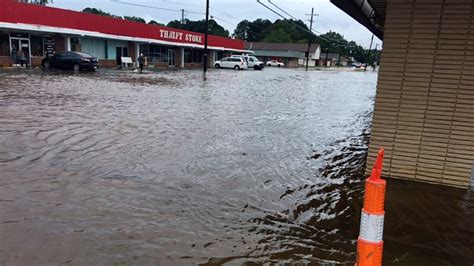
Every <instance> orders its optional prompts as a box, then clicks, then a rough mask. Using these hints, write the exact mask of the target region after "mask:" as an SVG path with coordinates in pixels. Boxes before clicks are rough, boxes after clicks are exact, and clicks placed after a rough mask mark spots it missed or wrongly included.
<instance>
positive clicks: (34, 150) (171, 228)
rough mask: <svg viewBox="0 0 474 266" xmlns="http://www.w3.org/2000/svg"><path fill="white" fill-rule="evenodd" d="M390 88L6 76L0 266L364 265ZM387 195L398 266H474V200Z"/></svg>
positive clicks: (1, 117) (280, 79)
mask: <svg viewBox="0 0 474 266" xmlns="http://www.w3.org/2000/svg"><path fill="white" fill-rule="evenodd" d="M0 71H1V70H0ZM376 81H377V74H376V73H372V72H367V73H361V72H349V71H310V72H304V71H302V70H289V69H271V68H267V69H265V70H264V71H252V70H248V71H238V72H237V71H232V70H211V71H210V72H208V75H207V80H206V81H203V79H202V74H201V72H200V71H192V70H187V71H162V72H152V73H147V74H142V75H139V74H136V73H131V72H119V71H104V70H101V71H99V72H97V73H81V74H78V75H74V74H73V73H42V72H40V71H34V70H33V71H26V72H22V71H3V72H0V106H1V109H0V110H1V111H0V239H1V241H0V265H4V264H5V265H45V264H48V265H58V264H66V265H196V264H204V265H222V264H225V265H260V264H272V263H281V264H287V263H288V264H291V263H298V264H303V265H304V264H311V265H321V264H323V265H333V264H343V265H353V264H354V261H355V255H356V253H355V251H356V239H357V236H358V233H359V221H360V211H361V208H362V192H363V180H364V176H363V173H364V166H365V157H366V155H367V145H368V140H369V137H370V123H371V118H372V110H373V103H374V97H375V90H376V88H375V87H376ZM387 189H388V190H387V201H386V209H385V210H386V215H385V234H384V240H385V246H384V264H385V265H392V264H396V265H473V264H474V191H471V192H469V191H468V190H465V189H456V188H448V187H441V186H434V185H428V184H420V183H413V182H407V181H401V180H389V182H388V186H387Z"/></svg>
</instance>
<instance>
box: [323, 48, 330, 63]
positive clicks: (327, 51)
mask: <svg viewBox="0 0 474 266" xmlns="http://www.w3.org/2000/svg"><path fill="white" fill-rule="evenodd" d="M328 58H329V47H328V48H326V61H325V62H324V67H328Z"/></svg>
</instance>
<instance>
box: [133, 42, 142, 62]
mask: <svg viewBox="0 0 474 266" xmlns="http://www.w3.org/2000/svg"><path fill="white" fill-rule="evenodd" d="M135 54H136V56H137V58H135V59H134V60H133V63H134V65H136V66H137V67H138V62H137V60H138V57H139V56H140V43H137V42H136V43H135Z"/></svg>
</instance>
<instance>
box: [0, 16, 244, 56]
mask: <svg viewBox="0 0 474 266" xmlns="http://www.w3.org/2000/svg"><path fill="white" fill-rule="evenodd" d="M0 29H3V30H17V31H18V30H24V31H34V32H41V33H50V34H58V33H59V34H66V35H71V36H81V37H96V38H104V39H112V40H120V41H132V42H140V43H153V44H162V45H170V46H181V47H188V48H200V49H204V45H201V44H192V43H182V42H171V41H164V40H157V39H149V38H139V37H130V36H123V35H113V34H107V33H101V32H95V31H85V30H77V29H70V28H61V27H52V26H43V25H34V24H24V23H9V22H0ZM209 49H212V50H220V51H233V52H243V53H244V52H249V51H248V50H245V49H233V48H225V47H219V46H209Z"/></svg>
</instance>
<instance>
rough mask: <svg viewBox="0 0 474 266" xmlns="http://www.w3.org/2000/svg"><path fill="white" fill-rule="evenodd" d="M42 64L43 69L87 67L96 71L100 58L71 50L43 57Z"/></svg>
mask: <svg viewBox="0 0 474 266" xmlns="http://www.w3.org/2000/svg"><path fill="white" fill-rule="evenodd" d="M41 66H43V69H53V68H58V69H74V71H79V70H82V69H87V70H92V71H94V70H96V69H97V68H98V67H99V60H97V58H95V57H93V56H92V55H89V54H86V53H80V52H71V51H69V52H61V53H57V54H55V55H53V56H51V57H49V56H47V57H45V58H43V60H42V61H41Z"/></svg>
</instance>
